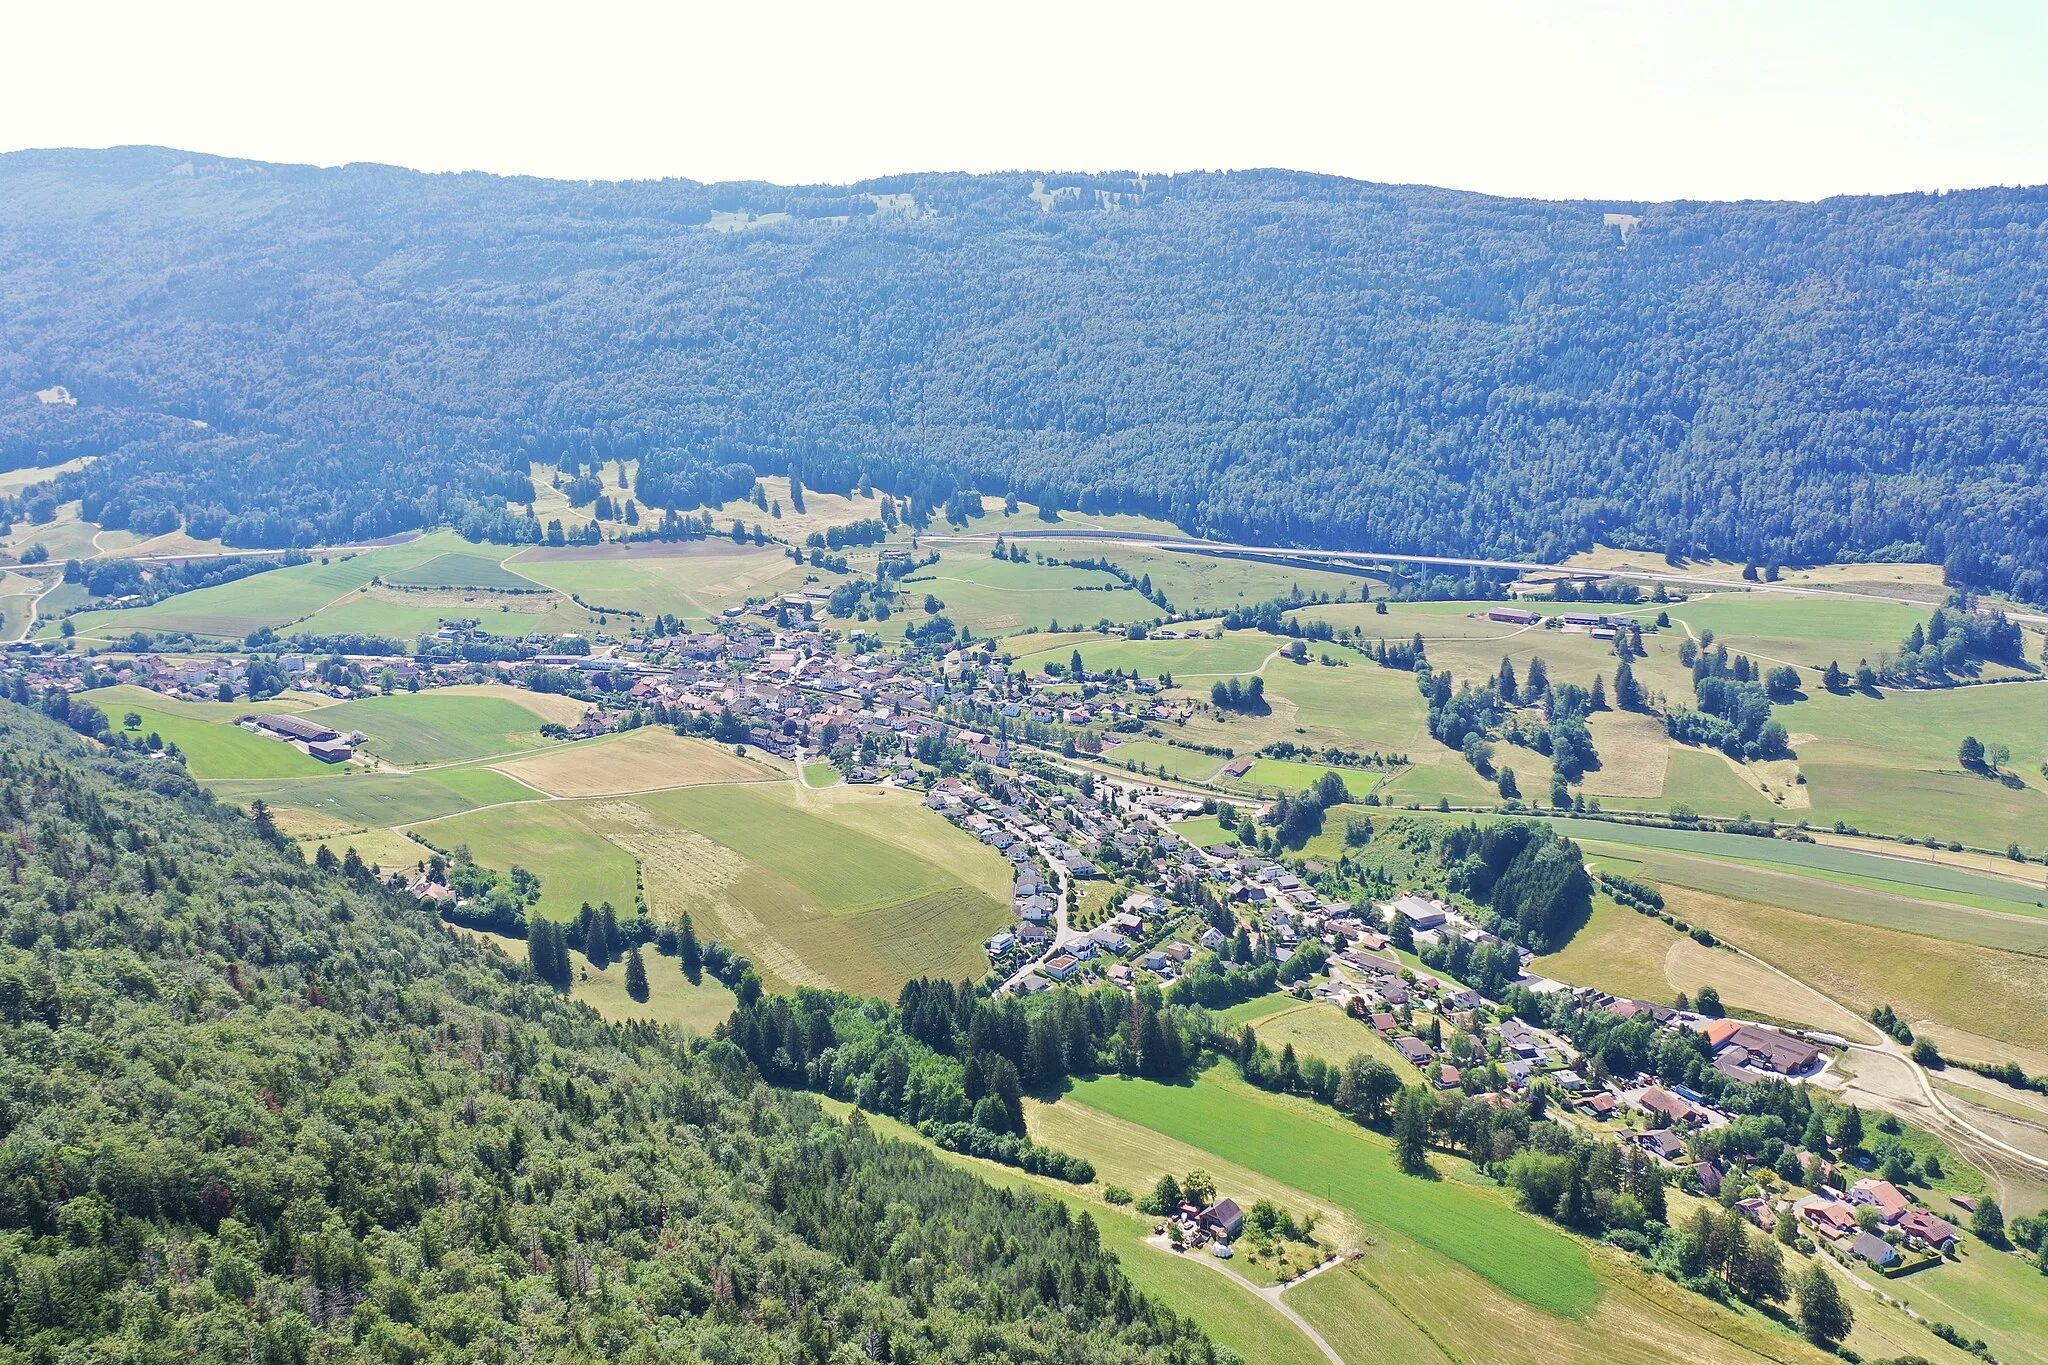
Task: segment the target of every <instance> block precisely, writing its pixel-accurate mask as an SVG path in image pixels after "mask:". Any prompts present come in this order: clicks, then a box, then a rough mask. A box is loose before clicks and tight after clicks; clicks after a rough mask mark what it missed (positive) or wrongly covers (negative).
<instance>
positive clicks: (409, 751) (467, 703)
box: [320, 691, 546, 767]
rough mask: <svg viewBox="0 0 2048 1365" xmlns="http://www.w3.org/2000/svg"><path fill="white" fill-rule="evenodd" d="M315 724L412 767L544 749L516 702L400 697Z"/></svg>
mask: <svg viewBox="0 0 2048 1365" xmlns="http://www.w3.org/2000/svg"><path fill="white" fill-rule="evenodd" d="M320 719H321V721H323V722H324V723H326V724H328V725H331V726H333V727H334V728H335V729H337V730H339V731H341V732H342V733H343V734H347V733H349V732H350V731H353V730H360V731H362V732H363V733H364V734H366V735H368V736H369V737H370V742H369V745H368V748H369V750H370V752H371V753H373V754H375V755H376V756H377V757H379V758H381V759H383V760H385V761H386V762H387V763H397V764H401V765H404V766H408V767H411V766H416V765H418V764H422V763H447V762H453V761H458V760H462V759H470V758H484V757H488V756H493V755H498V754H509V753H516V752H519V751H522V750H526V749H533V748H538V747H539V746H540V745H542V744H544V743H546V741H544V740H542V739H541V737H540V726H541V719H540V717H539V716H537V715H535V714H534V713H533V712H532V711H531V710H529V709H527V708H526V707H524V706H521V705H520V704H519V703H518V702H516V701H512V700H510V699H509V698H504V697H486V696H477V695H475V694H472V693H457V694H452V695H451V694H444V693H438V692H431V691H429V692H399V693H394V694H392V695H391V696H388V697H369V698H365V699H364V700H362V701H351V702H343V703H342V704H341V705H339V706H330V707H327V708H325V709H323V710H322V711H321V713H320Z"/></svg>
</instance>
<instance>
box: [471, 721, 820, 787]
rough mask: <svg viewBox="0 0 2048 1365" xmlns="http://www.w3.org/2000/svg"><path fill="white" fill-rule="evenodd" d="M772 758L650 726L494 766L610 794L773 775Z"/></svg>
mask: <svg viewBox="0 0 2048 1365" xmlns="http://www.w3.org/2000/svg"><path fill="white" fill-rule="evenodd" d="M750 752H751V751H750ZM768 761H769V760H766V759H765V758H764V759H763V760H756V759H754V758H753V757H748V758H737V757H735V756H734V755H733V753H732V751H731V750H730V749H721V748H719V747H718V746H717V745H715V744H712V743H710V742H709V741H707V740H701V739H684V738H680V737H678V736H677V735H676V733H675V732H674V731H672V730H665V729H662V728H661V727H659V726H645V727H642V728H641V729H638V730H628V731H625V732H624V733H622V734H613V735H605V736H602V737H600V738H597V739H586V740H578V741H576V742H575V743H573V744H567V745H563V746H561V747H558V748H555V749H553V750H550V751H549V752H547V753H542V754H535V755H533V756H531V757H527V758H516V759H512V760H510V761H509V762H505V763H498V764H495V765H493V766H495V767H496V768H497V770H498V771H499V772H502V773H505V774H508V775H509V776H512V777H516V778H518V779H519V780H520V781H521V782H524V783H526V784H527V785H528V786H532V787H537V788H539V789H540V790H541V791H544V792H546V793H548V794H549V795H550V796H605V795H613V794H618V793H622V792H637V791H653V790H656V789H657V788H661V787H681V786H686V785H691V784H695V783H703V782H769V781H774V780H776V779H777V778H779V777H780V776H781V775H782V774H781V773H780V772H779V771H778V770H777V768H771V767H769V766H767V762H768ZM778 766H779V765H778ZM826 766H828V767H829V766H830V765H829V764H828V765H826ZM835 771H836V770H835Z"/></svg>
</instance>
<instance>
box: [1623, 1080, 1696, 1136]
mask: <svg viewBox="0 0 2048 1365" xmlns="http://www.w3.org/2000/svg"><path fill="white" fill-rule="evenodd" d="M1629 1100H1630V1103H1632V1104H1634V1105H1635V1106H1636V1107H1637V1108H1638V1109H1641V1110H1643V1111H1644V1112H1645V1113H1649V1114H1654V1115H1656V1116H1657V1117H1658V1118H1661V1119H1663V1120H1664V1121H1665V1122H1666V1123H1667V1124H1670V1125H1673V1126H1682V1125H1685V1124H1691V1123H1697V1122H1699V1121H1700V1120H1701V1119H1702V1118H1703V1117H1704V1112H1703V1111H1702V1110H1701V1109H1700V1108H1699V1106H1697V1105H1695V1104H1694V1103H1693V1102H1692V1101H1691V1100H1688V1099H1685V1098H1683V1097H1682V1096H1678V1095H1674V1094H1672V1093H1671V1092H1670V1091H1669V1090H1666V1089H1665V1088H1664V1087H1663V1086H1661V1085H1653V1086H1651V1087H1650V1088H1649V1089H1647V1090H1643V1091H1640V1092H1638V1093H1637V1094H1634V1095H1631V1096H1630V1097H1629Z"/></svg>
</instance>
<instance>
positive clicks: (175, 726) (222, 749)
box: [79, 686, 335, 780]
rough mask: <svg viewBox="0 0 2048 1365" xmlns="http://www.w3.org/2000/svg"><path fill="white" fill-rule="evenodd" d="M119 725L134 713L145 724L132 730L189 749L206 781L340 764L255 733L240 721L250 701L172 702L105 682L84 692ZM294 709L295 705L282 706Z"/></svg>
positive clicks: (302, 772) (305, 772)
mask: <svg viewBox="0 0 2048 1365" xmlns="http://www.w3.org/2000/svg"><path fill="white" fill-rule="evenodd" d="M79 696H80V698H81V699H82V700H85V701H89V702H91V703H92V704H93V705H94V706H96V707H98V708H99V710H100V712H101V713H102V714H103V715H105V716H106V718H107V720H108V722H109V723H110V724H112V725H113V727H114V728H115V729H117V730H120V729H123V728H125V727H124V720H125V718H126V717H127V715H128V713H129V712H131V711H132V712H134V713H135V714H136V715H138V716H140V717H142V724H141V725H140V726H137V727H135V728H134V729H131V730H129V731H128V733H129V735H130V736H132V737H135V738H140V737H141V736H143V735H147V734H149V733H151V732H152V731H154V732H155V733H157V734H159V735H161V736H162V737H163V738H164V740H165V741H166V742H167V743H173V744H176V745H177V746H178V748H179V749H181V750H183V751H184V754H185V764H186V768H187V769H188V770H189V771H190V772H191V774H192V776H194V777H196V778H199V779H201V780H207V779H211V778H223V777H300V776H305V777H310V776H312V775H314V774H316V773H333V772H334V771H335V769H334V767H333V766H332V765H330V764H327V763H322V762H321V761H320V760H319V759H317V758H314V757H312V756H311V755H308V754H303V753H300V752H299V751H298V750H297V749H294V748H292V747H291V746H290V745H289V744H286V743H284V742H283V741H281V740H275V739H271V738H269V737H268V736H265V735H256V734H251V733H250V732H249V731H247V730H244V729H242V728H241V727H240V726H238V725H236V724H235V723H234V720H235V717H237V716H244V715H249V714H251V710H252V708H251V707H249V706H248V705H247V704H246V703H235V704H229V703H225V702H221V703H193V702H177V701H172V700H170V699H169V698H166V697H164V696H162V695H160V694H158V693H155V692H151V691H149V690H148V689H146V688H141V687H126V686H123V687H102V688H98V689H95V690H94V691H91V692H82V693H80V694H79ZM278 709H280V710H291V709H294V708H292V707H289V706H286V707H280V708H278Z"/></svg>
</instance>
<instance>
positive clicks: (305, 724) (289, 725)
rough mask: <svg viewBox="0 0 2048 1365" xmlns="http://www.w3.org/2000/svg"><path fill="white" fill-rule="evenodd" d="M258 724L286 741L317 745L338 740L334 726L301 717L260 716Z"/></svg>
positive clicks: (257, 720) (257, 719)
mask: <svg viewBox="0 0 2048 1365" xmlns="http://www.w3.org/2000/svg"><path fill="white" fill-rule="evenodd" d="M256 723H257V724H258V725H260V726H261V727H263V728H264V729H265V730H268V731H270V733H272V734H273V735H281V736H282V737H284V738H285V739H297V740H303V741H305V742H306V743H308V744H316V743H319V742H321V741H324V740H331V739H334V738H336V732H335V730H334V728H333V727H332V726H328V725H321V724H319V723H317V722H315V721H310V720H306V719H305V718H303V717H300V716H258V717H256Z"/></svg>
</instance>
